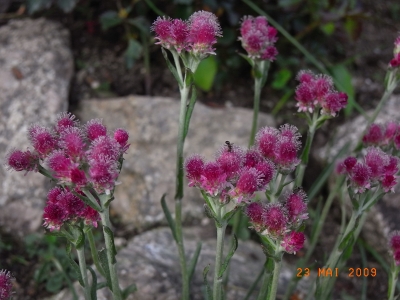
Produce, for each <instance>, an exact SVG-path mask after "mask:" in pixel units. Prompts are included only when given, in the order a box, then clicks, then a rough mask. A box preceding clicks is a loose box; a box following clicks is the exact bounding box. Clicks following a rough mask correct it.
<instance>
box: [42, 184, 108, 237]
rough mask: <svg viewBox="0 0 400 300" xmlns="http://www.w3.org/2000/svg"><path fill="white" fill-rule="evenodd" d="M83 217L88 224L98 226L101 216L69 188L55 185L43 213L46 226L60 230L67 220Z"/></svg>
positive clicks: (77, 219) (72, 220)
mask: <svg viewBox="0 0 400 300" xmlns="http://www.w3.org/2000/svg"><path fill="white" fill-rule="evenodd" d="M77 193H79V194H80V193H81V192H79V191H78V192H77ZM82 195H83V194H82ZM81 219H82V220H83V221H84V223H85V224H86V225H91V226H94V227H97V222H98V221H99V220H100V216H99V214H98V212H97V211H96V210H94V209H93V208H91V207H90V206H87V205H85V203H83V201H82V200H81V199H79V197H78V196H76V195H74V194H73V193H72V191H70V190H69V189H68V188H61V187H55V188H53V189H51V190H50V191H49V193H48V194H47V203H46V206H45V208H44V213H43V220H44V224H43V225H44V226H45V227H46V228H49V229H50V231H53V230H60V228H61V226H62V225H63V224H64V223H65V222H67V221H70V222H76V221H79V220H81Z"/></svg>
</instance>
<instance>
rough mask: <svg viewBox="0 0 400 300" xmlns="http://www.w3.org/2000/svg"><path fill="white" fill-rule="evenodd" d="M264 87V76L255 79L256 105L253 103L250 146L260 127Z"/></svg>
mask: <svg viewBox="0 0 400 300" xmlns="http://www.w3.org/2000/svg"><path fill="white" fill-rule="evenodd" d="M261 89H262V78H257V77H256V78H255V79H254V105H253V122H252V126H251V132H250V140H249V148H250V147H251V146H253V145H254V139H255V136H256V131H257V128H258V126H257V125H258V112H259V110H260V96H261Z"/></svg>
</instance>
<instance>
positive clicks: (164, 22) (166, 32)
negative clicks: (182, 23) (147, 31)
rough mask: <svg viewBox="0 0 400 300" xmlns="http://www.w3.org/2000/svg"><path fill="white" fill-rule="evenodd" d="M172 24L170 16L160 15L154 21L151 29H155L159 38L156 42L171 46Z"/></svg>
mask: <svg viewBox="0 0 400 300" xmlns="http://www.w3.org/2000/svg"><path fill="white" fill-rule="evenodd" d="M171 25H172V24H171V19H170V18H169V17H158V18H157V19H156V20H155V21H154V23H153V25H152V26H151V31H154V33H155V34H156V37H155V39H156V40H158V42H157V43H156V44H161V45H162V46H163V47H166V48H169V47H168V45H169V42H170V29H171Z"/></svg>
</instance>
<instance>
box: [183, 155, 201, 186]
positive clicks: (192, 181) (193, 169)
mask: <svg viewBox="0 0 400 300" xmlns="http://www.w3.org/2000/svg"><path fill="white" fill-rule="evenodd" d="M203 167H204V159H203V158H202V157H201V156H200V155H198V154H194V155H191V156H189V157H188V158H187V159H186V160H185V163H184V168H185V170H186V178H187V179H188V180H189V186H190V187H191V186H199V185H200V179H201V174H202V173H203Z"/></svg>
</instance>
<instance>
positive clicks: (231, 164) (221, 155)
mask: <svg viewBox="0 0 400 300" xmlns="http://www.w3.org/2000/svg"><path fill="white" fill-rule="evenodd" d="M243 157H244V151H243V149H242V148H240V147H238V146H236V145H234V144H231V143H229V142H226V145H224V146H223V147H221V149H220V150H219V151H218V152H217V154H216V161H217V163H218V164H219V166H220V167H221V169H222V170H223V171H224V172H225V174H226V178H227V180H234V179H236V178H237V176H238V174H239V170H240V168H241V167H242V163H243Z"/></svg>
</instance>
